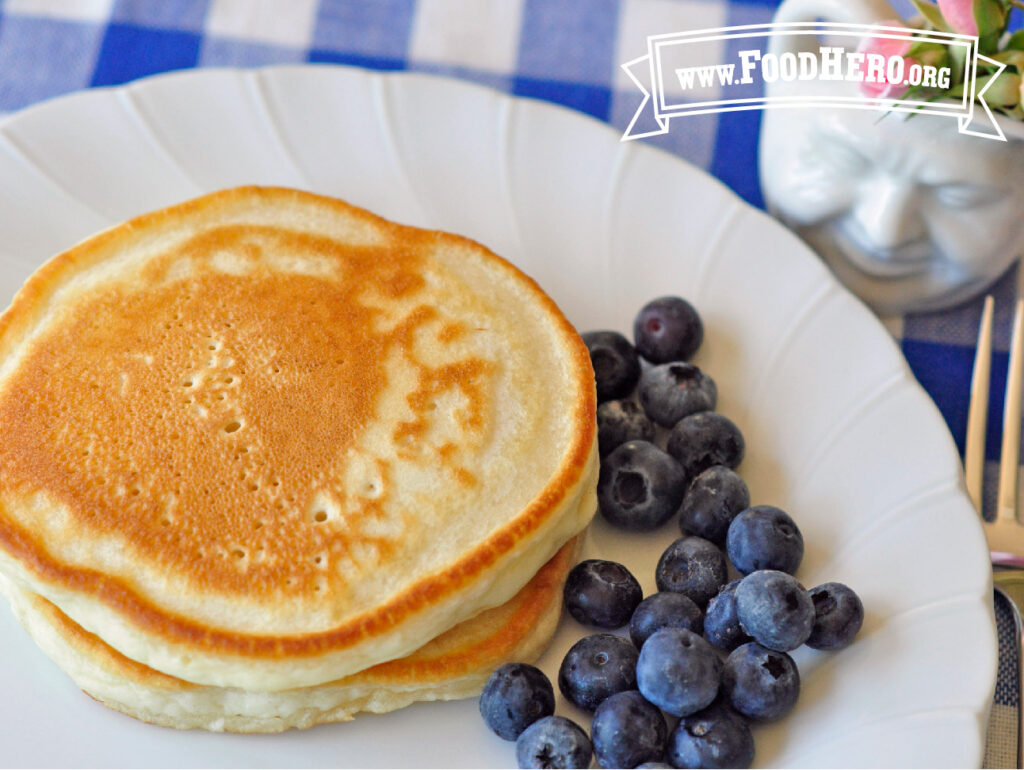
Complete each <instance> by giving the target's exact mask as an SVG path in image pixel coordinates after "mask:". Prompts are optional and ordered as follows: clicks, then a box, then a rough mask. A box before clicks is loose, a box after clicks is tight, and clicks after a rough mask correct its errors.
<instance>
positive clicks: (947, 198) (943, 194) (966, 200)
mask: <svg viewBox="0 0 1024 770" xmlns="http://www.w3.org/2000/svg"><path fill="white" fill-rule="evenodd" d="M933 195H934V196H935V199H936V200H937V201H938V202H939V203H941V204H942V205H943V206H945V207H947V208H951V209H958V210H964V209H973V208H979V207H981V206H987V205H989V204H991V203H996V202H997V201H1000V200H1002V199H1003V198H1004V197H1005V195H1006V193H1005V191H1002V190H997V189H995V188H994V187H989V186H986V185H976V184H969V183H959V182H954V183H950V184H941V185H936V186H935V187H934V188H933Z"/></svg>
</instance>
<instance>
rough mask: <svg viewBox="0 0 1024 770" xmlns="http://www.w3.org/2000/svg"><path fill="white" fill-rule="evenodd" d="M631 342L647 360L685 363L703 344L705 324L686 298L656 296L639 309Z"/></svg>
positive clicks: (657, 362)
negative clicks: (656, 297)
mask: <svg viewBox="0 0 1024 770" xmlns="http://www.w3.org/2000/svg"><path fill="white" fill-rule="evenodd" d="M633 339H634V340H635V341H636V347H637V350H639V351H640V355H642V356H643V357H644V358H646V359H647V360H648V361H651V362H653V363H656V364H663V363H667V362H668V361H685V360H687V359H688V358H690V356H692V355H693V354H694V353H696V352H697V348H699V347H700V343H701V342H703V341H704V324H702V323H701V320H700V316H699V315H697V311H696V310H694V309H693V305H691V304H690V303H689V302H687V301H686V300H685V299H682V298H681V297H659V298H658V299H655V300H651V301H650V302H648V303H647V304H646V305H644V306H643V308H641V309H640V312H639V313H638V314H637V317H636V320H635V321H634V322H633Z"/></svg>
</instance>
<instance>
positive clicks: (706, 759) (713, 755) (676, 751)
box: [668, 701, 754, 768]
mask: <svg viewBox="0 0 1024 770" xmlns="http://www.w3.org/2000/svg"><path fill="white" fill-rule="evenodd" d="M668 759H669V761H670V762H671V763H672V766H673V767H709V768H721V767H739V768H746V767H750V764H751V763H752V762H753V761H754V736H753V735H752V734H751V732H750V727H749V726H748V725H747V723H746V721H745V720H744V719H743V717H741V716H740V715H739V714H737V713H736V712H735V711H733V710H732V709H731V708H729V706H727V705H726V704H724V703H722V702H720V701H715V702H714V703H712V704H711V705H710V706H708V707H707V708H706V709H704V710H702V711H698V712H697V713H696V714H691V715H690V716H688V717H684V718H683V719H680V720H679V724H677V725H676V727H675V729H674V730H673V731H672V733H671V735H669V737H668Z"/></svg>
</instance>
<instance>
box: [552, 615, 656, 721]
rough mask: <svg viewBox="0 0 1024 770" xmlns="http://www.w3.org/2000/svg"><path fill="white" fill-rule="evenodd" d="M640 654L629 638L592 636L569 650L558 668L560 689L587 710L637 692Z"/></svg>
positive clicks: (603, 635) (605, 635)
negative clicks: (607, 700) (618, 695)
mask: <svg viewBox="0 0 1024 770" xmlns="http://www.w3.org/2000/svg"><path fill="white" fill-rule="evenodd" d="M636 661H637V652H636V647H634V646H633V645H632V644H631V643H630V642H629V640H628V639H623V638H622V637H621V636H615V635H614V634H591V635H590V636H585V637H583V638H582V639H580V640H579V641H578V642H576V644H574V645H573V646H572V647H570V648H569V652H567V653H566V654H565V658H563V659H562V665H561V666H560V667H559V669H558V689H559V690H561V691H562V695H564V696H565V697H566V698H568V699H569V701H570V702H571V703H574V704H576V705H577V706H579V707H580V708H581V709H583V710H584V711H593V710H594V709H596V708H597V707H598V706H599V705H600V704H601V701H603V700H604V699H605V698H607V697H608V696H609V695H614V694H615V693H617V692H622V691H623V690H635V689H636Z"/></svg>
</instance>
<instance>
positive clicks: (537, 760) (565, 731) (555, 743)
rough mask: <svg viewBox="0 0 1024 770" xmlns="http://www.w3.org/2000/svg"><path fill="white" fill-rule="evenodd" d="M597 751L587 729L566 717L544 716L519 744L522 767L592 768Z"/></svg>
mask: <svg viewBox="0 0 1024 770" xmlns="http://www.w3.org/2000/svg"><path fill="white" fill-rule="evenodd" d="M593 754H594V748H593V746H592V745H591V743H590V738H588V737H587V734H586V733H585V732H584V731H583V728H582V727H580V726H579V725H578V724H576V723H575V722H573V721H572V720H570V719H566V718H565V717H544V718H543V719H538V720H537V721H536V722H534V723H533V724H532V725H530V726H529V727H527V728H526V729H525V730H524V731H523V733H522V735H520V736H519V740H517V741H516V760H517V761H518V763H519V766H520V767H590V758H591V757H592V756H593Z"/></svg>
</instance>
